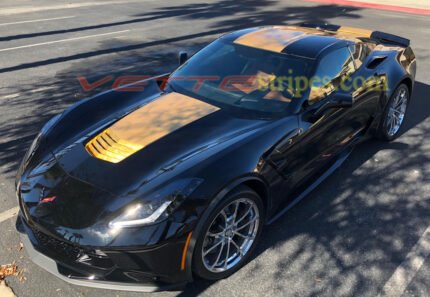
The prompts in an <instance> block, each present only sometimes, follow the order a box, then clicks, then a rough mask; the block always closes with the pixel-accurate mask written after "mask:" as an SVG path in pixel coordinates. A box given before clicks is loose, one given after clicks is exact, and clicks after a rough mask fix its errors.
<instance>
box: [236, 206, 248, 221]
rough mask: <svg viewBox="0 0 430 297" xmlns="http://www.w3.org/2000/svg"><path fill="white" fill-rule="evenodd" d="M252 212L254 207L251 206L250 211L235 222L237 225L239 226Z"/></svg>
mask: <svg viewBox="0 0 430 297" xmlns="http://www.w3.org/2000/svg"><path fill="white" fill-rule="evenodd" d="M251 210H252V206H249V208H248V210H247V211H246V212H245V214H244V215H243V216H242V217H241V218H240V219H239V220H237V221H236V222H235V224H236V225H239V223H240V222H242V221H243V220H244V219H245V218H246V217H247V216H248V214H249V213H250V212H251Z"/></svg>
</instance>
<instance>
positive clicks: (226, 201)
mask: <svg viewBox="0 0 430 297" xmlns="http://www.w3.org/2000/svg"><path fill="white" fill-rule="evenodd" d="M236 205H238V208H237V211H235V209H236ZM248 207H249V209H248ZM235 212H236V216H234V213H235ZM227 219H230V220H227ZM253 220H254V222H252V221H253ZM201 224H202V229H201V230H202V231H201V232H200V234H199V235H198V238H197V240H196V246H195V249H194V254H193V260H192V263H193V264H192V265H193V272H194V274H195V275H196V276H198V277H200V278H203V279H207V280H219V279H222V278H226V277H228V276H230V275H231V274H233V273H235V272H236V271H238V270H239V269H240V268H241V267H242V266H243V265H244V264H245V263H246V262H247V261H248V260H249V258H250V256H251V255H252V254H253V252H254V250H255V247H256V246H257V242H258V240H259V238H260V234H261V231H262V229H263V224H264V205H263V202H262V200H261V198H260V196H259V195H258V194H257V193H256V192H255V191H253V190H252V189H250V188H249V187H246V186H239V187H238V188H236V189H235V190H233V191H232V192H230V193H228V194H227V195H226V197H224V198H223V199H222V200H221V201H220V202H219V204H218V205H217V206H216V207H215V208H214V209H213V210H212V211H211V213H210V215H209V216H207V218H206V219H205V220H204V221H202V222H201ZM245 225H246V226H245ZM226 226H229V227H226ZM243 226H244V227H243ZM237 232H239V233H240V234H242V235H243V236H246V237H248V239H245V238H244V237H242V236H239V235H237ZM248 235H249V236H248ZM233 242H234V243H233ZM228 246H230V248H229V247H228ZM238 248H240V250H241V251H242V252H239V249H238ZM221 249H223V251H221ZM227 251H229V256H228V257H226V255H227ZM225 259H228V260H227V264H226V263H225V262H226V261H225ZM217 263H218V265H217ZM214 264H215V265H214Z"/></svg>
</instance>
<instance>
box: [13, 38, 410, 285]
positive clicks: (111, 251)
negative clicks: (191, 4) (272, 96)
mask: <svg viewBox="0 0 430 297" xmlns="http://www.w3.org/2000/svg"><path fill="white" fill-rule="evenodd" d="M347 45H348V43H344V44H343V45H341V44H338V45H336V46H334V47H333V48H331V49H327V50H326V52H328V51H330V50H333V49H335V48H336V47H338V46H347ZM326 52H322V53H320V55H324V54H325V53H326ZM381 54H382V55H387V57H388V58H387V59H386V61H384V62H383V63H382V64H381V66H380V67H379V68H378V69H377V71H376V72H375V71H373V70H370V69H367V68H366V67H365V66H363V67H361V68H360V69H359V70H358V71H357V72H356V75H362V76H365V77H368V78H371V77H374V76H375V75H376V76H380V77H381V76H385V77H388V78H389V79H388V80H387V82H388V87H389V88H388V90H387V92H385V93H380V92H363V93H359V94H357V96H356V97H354V101H355V102H354V106H353V107H351V108H330V109H327V110H326V111H325V112H324V113H323V114H320V115H318V116H317V117H315V111H316V109H317V108H318V105H316V106H313V107H312V108H308V109H303V102H296V107H295V110H296V112H295V113H294V114H291V115H288V116H285V117H282V118H275V119H264V118H246V117H241V116H238V115H234V114H232V113H230V112H226V111H224V110H220V111H217V112H216V113H214V114H212V115H209V116H207V117H205V118H202V119H200V120H198V121H197V122H195V123H192V124H191V125H189V126H188V127H185V129H179V130H178V131H176V132H174V133H172V134H171V135H168V136H167V137H165V138H163V139H160V140H159V141H157V142H156V143H154V144H152V145H150V146H148V147H147V148H145V149H143V150H142V151H140V152H138V153H136V154H135V155H133V156H131V157H130V158H128V159H126V160H124V161H123V162H121V163H120V164H115V165H113V164H110V163H106V162H104V161H102V160H98V159H95V158H92V157H91V156H90V155H88V153H87V152H86V151H85V149H84V147H83V143H84V142H85V141H86V139H89V138H91V137H92V136H93V135H95V134H96V133H98V132H99V131H100V130H101V129H102V128H103V127H106V126H108V125H109V124H110V123H112V122H113V121H115V120H116V119H118V118H121V117H122V116H124V115H125V114H127V113H129V112H131V111H132V110H134V109H136V108H138V107H140V106H142V105H143V104H145V103H147V102H149V101H151V100H156V98H157V97H158V96H159V95H160V94H161V92H162V91H161V90H160V89H159V88H158V87H159V84H157V83H156V82H155V81H154V80H148V81H147V82H148V85H147V88H145V91H143V92H142V93H133V92H121V90H115V91H109V92H105V93H103V94H100V95H98V96H95V97H93V98H90V99H87V100H85V101H83V102H80V103H78V104H76V105H74V106H72V107H71V108H69V109H68V110H66V111H65V112H64V113H63V114H62V115H61V116H60V118H59V119H58V120H57V122H56V123H55V124H53V125H52V127H49V129H48V130H47V131H45V134H44V135H42V136H41V139H40V140H39V143H38V144H37V148H36V150H35V153H34V154H32V155H31V156H29V158H28V160H27V159H25V160H24V161H23V164H22V165H21V167H20V169H19V171H18V175H17V176H18V178H17V187H18V196H19V201H20V206H21V210H22V214H21V216H20V217H19V218H18V222H17V225H18V229H19V230H21V231H23V232H25V233H27V234H28V235H29V236H30V239H31V241H32V243H33V245H35V248H36V249H37V250H39V251H40V252H42V253H46V254H48V255H49V256H50V257H52V258H53V259H55V260H56V261H57V263H58V265H59V270H60V273H62V274H64V275H68V276H69V277H71V278H87V277H88V276H89V275H95V278H96V279H97V280H106V281H111V280H114V281H117V282H139V283H148V284H150V285H156V286H163V285H165V284H180V283H185V282H187V281H190V280H191V279H192V271H191V258H192V257H191V256H192V253H193V246H194V244H195V240H196V238H197V236H198V234H199V224H198V221H199V219H201V218H202V217H204V216H205V215H207V214H208V213H209V212H210V210H211V208H212V207H214V206H215V205H216V203H217V202H218V201H219V200H220V199H221V198H222V197H223V195H224V194H225V193H226V192H228V190H229V189H232V188H234V187H235V186H237V185H238V184H247V185H250V186H252V187H253V188H254V189H255V190H256V191H257V192H258V193H259V194H260V195H261V196H262V197H263V199H264V202H265V206H266V218H267V221H270V219H271V218H274V217H276V215H277V213H279V211H281V210H282V209H283V208H284V207H288V205H291V203H294V201H295V198H296V197H299V196H300V193H302V192H304V191H306V188H307V186H308V185H309V184H311V183H312V181H314V180H316V179H318V176H320V175H322V174H323V173H324V172H326V171H327V170H328V169H329V168H331V167H332V166H333V164H335V163H336V161H338V159H339V156H340V155H341V153H342V152H345V151H348V150H349V149H351V148H352V146H353V145H355V144H356V143H357V141H361V140H363V139H365V138H366V137H367V136H370V133H372V129H374V128H375V127H376V126H377V125H378V123H379V117H380V115H381V114H382V111H383V107H384V106H385V102H386V100H388V98H389V97H390V95H391V92H393V91H394V89H395V87H396V86H397V85H398V84H399V83H400V82H402V81H408V80H410V82H411V84H412V85H413V79H414V75H415V73H414V71H415V69H413V73H408V72H407V71H406V70H405V69H404V68H403V67H402V65H401V64H400V63H399V62H398V61H397V60H396V59H395V57H394V56H395V55H397V52H395V51H386V52H374V53H372V54H371V55H369V57H367V60H370V59H372V56H376V55H381ZM367 60H366V61H365V63H364V64H366V63H367ZM331 96H336V93H334V94H332V95H331ZM118 98H120V99H121V100H118ZM190 135H193V137H190ZM346 140H347V141H346ZM171 143H174V144H175V151H174V152H172V149H171ZM189 177H198V178H201V179H203V180H204V183H203V184H202V185H201V186H199V187H198V188H197V189H196V190H195V191H194V192H193V193H192V195H191V196H190V197H188V198H187V199H186V200H185V201H184V203H182V204H181V205H180V207H179V208H178V209H177V210H176V211H175V212H174V213H173V214H172V215H171V216H170V217H169V218H168V219H166V220H164V221H162V222H160V223H158V224H154V225H150V226H144V227H139V228H125V229H122V230H121V232H119V233H118V234H114V235H112V234H110V233H109V226H108V222H109V221H110V220H111V219H112V218H113V216H114V215H116V214H118V213H119V212H121V211H122V210H123V208H124V207H125V206H126V205H128V204H129V202H130V201H133V200H136V199H142V198H141V197H145V195H146V194H147V193H151V192H153V191H155V190H156V189H159V188H161V187H163V186H165V185H166V184H168V183H169V182H170V181H171V180H173V179H178V178H189ZM50 195H55V196H58V198H57V199H56V201H54V202H53V203H47V204H41V203H40V199H41V198H43V197H48V196H50ZM118 197H121V199H118ZM143 199H144V198H143ZM191 231H192V232H193V237H192V240H191V244H190V248H189V249H188V250H187V251H186V252H187V257H186V260H187V262H186V267H185V271H183V270H182V269H181V263H180V259H181V254H182V249H183V246H184V244H185V240H186V237H187V236H188V234H189V233H190V232H191ZM36 233H41V234H42V236H48V237H50V238H52V239H51V240H52V241H53V242H54V245H59V246H65V247H66V249H70V250H75V253H77V254H76V255H75V257H78V256H79V255H81V254H87V255H90V258H91V259H92V260H91V263H93V264H92V266H89V265H87V264H83V263H77V262H76V261H75V260H77V259H74V261H71V259H70V258H69V255H68V254H66V253H64V252H62V251H52V248H51V249H49V248H47V247H46V245H45V244H41V243H40V239H38V238H37V236H36V235H35V234H36ZM43 234H44V235H43ZM97 250H101V251H102V252H103V253H104V254H105V255H106V256H107V259H103V258H104V256H103V257H100V256H99V255H97V253H96V251H97ZM103 260H105V261H104V262H103ZM97 261H99V262H101V263H102V264H100V265H99V266H100V267H97V265H96V264H94V263H96V262H97Z"/></svg>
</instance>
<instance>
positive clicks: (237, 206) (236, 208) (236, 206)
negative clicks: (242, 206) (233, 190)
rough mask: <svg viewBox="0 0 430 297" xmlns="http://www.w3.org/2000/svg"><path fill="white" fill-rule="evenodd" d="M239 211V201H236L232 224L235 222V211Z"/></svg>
mask: <svg viewBox="0 0 430 297" xmlns="http://www.w3.org/2000/svg"><path fill="white" fill-rule="evenodd" d="M238 209H239V201H236V203H235V207H234V213H233V223H234V222H235V221H236V216H237V210H238Z"/></svg>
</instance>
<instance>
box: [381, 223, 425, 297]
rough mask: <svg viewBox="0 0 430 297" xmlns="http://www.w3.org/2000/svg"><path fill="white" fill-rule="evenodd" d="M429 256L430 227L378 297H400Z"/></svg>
mask: <svg viewBox="0 0 430 297" xmlns="http://www.w3.org/2000/svg"><path fill="white" fill-rule="evenodd" d="M429 254H430V226H429V227H428V228H427V230H426V231H425V232H424V234H423V235H422V236H421V238H420V240H419V241H418V242H417V244H416V245H415V246H414V247H413V248H412V250H411V252H410V253H409V254H408V255H407V256H406V259H405V260H404V261H403V262H402V264H400V266H399V267H397V269H396V271H394V273H393V275H392V276H391V277H390V279H389V280H388V281H387V282H386V283H385V286H384V287H383V288H382V291H381V293H380V294H379V296H380V297H400V296H402V295H403V293H404V291H405V290H406V288H407V287H408V285H409V283H410V282H411V281H412V279H413V278H414V276H415V274H416V273H417V272H418V271H419V270H420V268H421V266H422V265H423V264H424V262H425V260H426V258H427V257H428V256H429Z"/></svg>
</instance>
